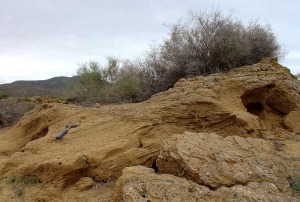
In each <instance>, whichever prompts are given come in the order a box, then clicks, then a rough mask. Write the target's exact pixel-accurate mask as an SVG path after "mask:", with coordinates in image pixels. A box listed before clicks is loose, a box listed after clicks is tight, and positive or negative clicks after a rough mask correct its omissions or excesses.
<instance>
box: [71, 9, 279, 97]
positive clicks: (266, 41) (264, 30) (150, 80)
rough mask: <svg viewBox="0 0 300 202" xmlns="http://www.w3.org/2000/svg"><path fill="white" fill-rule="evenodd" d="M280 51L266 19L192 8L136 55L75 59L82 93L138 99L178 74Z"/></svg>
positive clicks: (216, 69) (160, 88)
mask: <svg viewBox="0 0 300 202" xmlns="http://www.w3.org/2000/svg"><path fill="white" fill-rule="evenodd" d="M282 55H283V52H282V50H281V47H280V45H279V44H278V42H277V40H276V37H275V35H274V33H273V32H272V30H271V28H270V26H269V25H261V24H259V23H258V22H251V23H249V24H248V25H247V26H245V25H244V24H243V23H242V22H241V21H240V20H237V19H235V18H233V17H232V16H230V15H223V14H222V13H221V12H220V11H213V12H211V13H194V12H191V13H190V15H189V17H188V18H187V19H186V20H183V21H180V22H178V23H175V24H172V25H170V34H169V37H168V38H167V39H165V40H164V41H163V43H162V44H158V45H153V46H151V47H150V48H149V50H148V51H147V53H146V54H145V56H144V57H142V58H140V59H139V60H135V61H130V60H119V59H117V58H114V57H109V58H108V59H107V64H106V65H105V66H101V65H100V64H99V63H97V62H95V61H91V62H89V63H86V64H83V65H80V68H79V69H78V72H77V74H78V76H79V80H80V83H81V88H80V89H81V90H80V92H81V96H78V97H81V98H86V100H87V99H88V100H90V101H92V102H93V101H94V102H100V103H120V102H139V101H143V100H146V99H148V98H149V97H150V96H151V95H153V94H155V93H157V92H161V91H164V90H167V89H168V88H170V87H172V86H173V85H174V84H175V83H176V82H177V81H178V80H179V79H180V78H189V77H195V76H199V75H208V74H211V73H216V72H226V71H228V70H230V69H232V68H234V67H240V66H243V65H250V64H254V63H256V62H258V61H259V60H260V59H261V58H264V57H276V58H280V57H281V56H282Z"/></svg>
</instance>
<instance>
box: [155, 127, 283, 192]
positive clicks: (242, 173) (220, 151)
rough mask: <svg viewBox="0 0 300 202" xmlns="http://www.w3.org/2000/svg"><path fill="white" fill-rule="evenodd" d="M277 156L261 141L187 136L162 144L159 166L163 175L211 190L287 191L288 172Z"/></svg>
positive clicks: (210, 135)
mask: <svg viewBox="0 0 300 202" xmlns="http://www.w3.org/2000/svg"><path fill="white" fill-rule="evenodd" d="M275 152H276V151H275V149H274V145H273V143H271V142H269V141H265V140H262V139H254V138H242V137H238V136H229V137H226V138H225V137H222V136H219V135H217V134H215V133H190V132H185V133H183V134H182V135H174V136H172V138H170V139H166V140H164V141H163V144H162V149H161V152H160V155H159V156H158V159H157V161H156V164H157V167H158V171H159V172H161V173H168V174H172V175H176V176H179V177H184V178H187V179H189V180H192V181H195V182H197V183H199V184H202V185H205V186H209V187H212V188H218V187H221V186H234V185H245V184H247V183H250V182H271V183H274V184H275V185H276V186H277V187H278V188H279V189H280V190H281V191H288V190H289V184H288V182H287V180H286V178H287V177H288V172H287V169H286V167H285V165H284V162H283V161H282V160H281V159H280V158H278V157H277V156H276V155H275Z"/></svg>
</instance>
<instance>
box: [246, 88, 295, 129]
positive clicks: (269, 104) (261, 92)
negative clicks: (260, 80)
mask: <svg viewBox="0 0 300 202" xmlns="http://www.w3.org/2000/svg"><path fill="white" fill-rule="evenodd" d="M241 99H242V103H243V105H244V107H245V108H246V109H247V112H249V113H251V114H253V115H255V116H257V117H259V119H260V122H261V125H262V130H264V131H274V129H276V128H282V129H286V127H285V125H284V122H283V117H284V116H285V115H286V114H288V113H289V112H291V111H292V110H293V108H294V106H295V102H294V101H293V99H292V98H291V97H290V96H289V94H288V93H286V92H285V91H284V90H283V89H281V88H278V87H277V86H275V85H274V84H271V85H266V86H263V87H260V88H255V89H252V90H249V91H246V92H245V93H244V94H243V95H242V96H241Z"/></svg>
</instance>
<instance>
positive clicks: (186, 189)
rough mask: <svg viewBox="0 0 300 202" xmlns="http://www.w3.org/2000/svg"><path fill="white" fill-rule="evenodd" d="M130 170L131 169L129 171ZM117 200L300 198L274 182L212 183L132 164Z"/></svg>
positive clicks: (119, 184)
mask: <svg viewBox="0 0 300 202" xmlns="http://www.w3.org/2000/svg"><path fill="white" fill-rule="evenodd" d="M128 171H129V172H128ZM113 201H123V202H127V201H128V202H129V201H141V202H142V201H145V202H147V201H152V202H156V201H157V202H158V201H166V202H167V201H172V202H181V201H195V202H196V201H236V202H238V201H274V202H275V201H277V202H281V201H294V202H296V201H300V200H299V199H297V198H294V197H292V196H289V195H285V194H283V193H281V192H280V191H279V190H278V189H277V187H276V186H275V185H274V184H272V183H256V182H255V183H254V182H251V183H249V184H248V185H245V186H243V185H236V186H232V187H230V188H227V187H221V188H219V189H217V190H211V189H209V188H208V187H205V186H202V185H199V184H196V183H194V182H191V181H188V180H186V179H184V178H178V177H175V176H173V175H167V174H162V175H157V174H155V173H153V171H151V170H147V169H144V168H141V167H131V168H129V169H127V171H124V172H123V175H122V176H121V177H120V178H119V180H118V181H117V185H116V187H115V191H114V195H113Z"/></svg>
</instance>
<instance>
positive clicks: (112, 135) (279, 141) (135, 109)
mask: <svg viewBox="0 0 300 202" xmlns="http://www.w3.org/2000/svg"><path fill="white" fill-rule="evenodd" d="M299 110H300V85H299V81H298V80H297V79H296V78H295V76H293V75H291V74H290V72H289V70H288V69H287V68H285V67H283V66H281V65H280V64H278V63H277V62H276V61H273V60H263V61H261V62H260V63H258V64H255V65H251V66H245V67H241V68H238V69H233V70H231V71H229V72H228V73H226V74H214V75H210V76H207V77H196V78H193V79H183V80H180V81H178V82H177V83H176V85H175V86H174V87H173V88H171V89H169V90H168V91H165V92H162V93H159V94H156V95H154V96H152V98H151V99H149V100H148V101H145V102H142V103H138V104H124V105H106V106H98V107H95V108H84V107H80V106H75V105H67V104H62V103H49V104H44V105H42V106H40V107H38V108H37V109H35V110H33V111H31V112H30V113H27V114H26V115H25V116H24V117H23V118H22V119H21V120H20V121H19V122H18V123H17V124H16V125H14V126H13V127H11V128H7V129H2V130H0V201H5V200H6V201H7V200H11V197H15V198H16V199H18V198H17V196H16V194H15V193H16V190H18V189H19V187H18V186H19V184H16V183H7V179H11V178H17V179H20V180H19V181H20V182H22V180H23V179H25V178H26V176H37V178H38V180H37V182H38V183H37V184H33V185H32V186H24V184H23V183H20V186H21V188H20V189H21V190H22V193H23V195H22V197H23V198H22V200H25V201H34V200H37V199H38V200H40V201H42V200H44V201H49V200H51V201H62V200H65V201H66V200H67V201H68V200H69V201H70V200H71V201H72V200H73V201H74V200H75V201H76V200H77V198H76V197H81V198H79V199H80V200H81V199H85V195H84V194H85V193H88V194H89V196H93V199H94V200H95V201H99V200H100V198H101V196H97V193H98V192H97V190H94V189H88V190H85V191H80V193H78V192H79V191H78V189H77V187H76V185H75V184H76V182H78V181H79V180H80V179H81V178H82V177H89V178H91V179H93V181H95V182H96V183H100V182H101V183H106V182H114V181H115V180H117V179H118V178H119V177H120V176H121V173H122V169H123V168H125V167H129V166H135V165H143V166H146V167H151V166H152V167H155V166H158V165H159V164H158V162H157V165H155V159H157V157H158V155H159V153H160V149H161V143H162V141H163V140H166V139H169V138H171V137H172V136H173V135H174V134H182V133H184V132H185V131H189V132H193V133H216V134H217V135H219V136H222V137H227V136H239V137H244V138H249V137H251V138H257V139H258V140H253V142H260V141H261V142H263V141H262V140H259V139H266V140H269V141H272V142H273V144H274V145H276V147H277V149H276V148H275V150H276V153H274V151H273V150H271V149H270V148H271V146H270V143H266V144H265V143H263V144H262V145H268V146H266V148H261V147H264V146H257V147H258V149H253V150H251V152H250V153H249V155H253V159H252V161H249V162H248V163H250V162H254V163H255V162H256V160H255V158H258V162H260V164H259V165H261V166H263V168H264V169H267V170H268V169H269V168H270V167H269V162H271V160H272V162H276V163H278V164H276V165H275V167H276V169H275V170H270V169H269V170H268V171H270V176H275V177H276V179H273V180H270V178H271V177H270V176H268V175H267V176H263V174H261V173H260V174H259V173H258V170H256V171H257V173H255V172H256V171H255V169H254V168H252V167H251V166H250V165H249V166H250V168H252V169H253V171H252V172H253V173H255V176H254V174H253V175H246V174H245V173H244V175H245V176H244V178H243V177H236V176H234V177H232V176H231V177H230V176H228V177H226V181H224V182H222V181H221V179H220V180H219V181H218V180H217V179H216V180H215V181H214V183H213V184H212V185H209V180H208V181H207V184H206V186H207V187H210V188H214V187H216V188H217V187H220V188H218V189H221V188H222V186H223V185H227V184H230V185H233V186H242V185H235V183H233V181H236V182H237V183H243V182H246V183H247V182H252V180H250V178H251V177H253V179H254V181H255V182H254V183H258V182H259V183H263V182H264V181H265V180H266V183H272V184H275V185H276V186H277V187H278V189H279V190H280V191H281V190H285V189H286V181H283V176H287V175H294V174H297V173H299V172H300V170H299V165H300V163H299V162H300V152H299V151H298V149H296V148H299V141H298V140H297V139H296V138H294V137H295V135H296V134H297V133H298V132H299V128H298V126H299V123H300V117H299V116H298V115H297V114H299ZM69 123H79V124H80V126H79V127H77V128H73V129H70V130H69V132H68V133H67V134H66V135H65V136H64V137H63V138H62V139H61V140H59V141H55V137H56V135H57V134H58V133H59V132H61V131H62V130H63V129H64V128H65V125H67V124H69ZM220 138H221V137H220ZM233 139H234V138H233ZM235 139H236V137H235ZM222 140H223V139H222ZM224 140H225V141H226V138H224ZM241 141H242V140H241ZM245 141H246V142H247V141H248V143H249V144H252V143H250V142H252V141H249V140H248V139H246V140H245ZM241 147H242V146H241ZM255 147H256V145H255ZM259 148H260V149H259ZM269 149H270V150H269ZM260 151H262V153H268V151H269V154H268V156H270V157H271V159H270V160H266V162H265V163H262V160H264V159H266V158H265V157H264V156H261V155H260V154H255V152H260ZM238 152H240V151H238ZM243 154H244V155H246V156H247V152H245V151H244V153H243ZM209 158H210V157H209ZM224 158H225V157H224ZM278 158H280V159H281V160H282V161H283V164H284V165H285V166H286V167H287V168H288V169H287V171H285V170H284V168H283V167H284V166H281V164H280V162H281V161H280V159H278ZM246 164H247V163H246ZM246 164H241V166H244V165H246ZM228 165H229V164H228ZM275 167H274V168H275ZM280 171H282V172H281V173H280ZM262 173H263V172H262ZM153 175H154V174H153ZM228 175H229V174H228ZM233 175H234V174H233ZM155 176H156V175H155ZM220 176H222V175H220ZM223 176H225V175H223ZM228 179H230V180H228ZM248 179H249V180H248ZM193 180H194V179H193ZM195 181H197V180H196V178H195ZM281 181H282V182H283V184H282V186H280V185H278V182H281ZM199 182H200V181H199ZM203 185H204V184H203ZM95 186H96V185H95ZM101 187H103V186H101ZM16 188H18V189H16ZM108 189H109V190H110V189H111V188H110V187H108ZM20 193H21V192H20ZM74 193H77V194H74ZM101 193H102V192H101ZM105 193H112V192H111V191H107V192H105ZM97 197H98V198H97ZM107 197H108V196H107ZM79 199H78V200H79ZM89 199H90V198H89ZM98 199H99V200H98ZM90 201H91V200H90Z"/></svg>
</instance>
